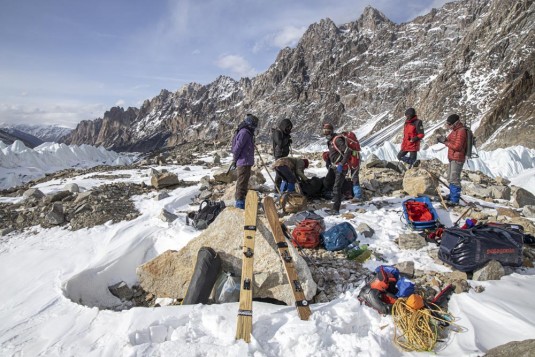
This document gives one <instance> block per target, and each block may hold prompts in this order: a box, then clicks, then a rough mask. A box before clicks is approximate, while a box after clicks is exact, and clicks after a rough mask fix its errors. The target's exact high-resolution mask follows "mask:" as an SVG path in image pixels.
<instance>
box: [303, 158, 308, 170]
mask: <svg viewBox="0 0 535 357" xmlns="http://www.w3.org/2000/svg"><path fill="white" fill-rule="evenodd" d="M303 162H304V163H305V169H306V168H307V167H308V159H303Z"/></svg>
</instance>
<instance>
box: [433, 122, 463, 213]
mask: <svg viewBox="0 0 535 357" xmlns="http://www.w3.org/2000/svg"><path fill="white" fill-rule="evenodd" d="M446 125H447V126H448V129H450V130H451V133H450V134H449V135H448V137H447V138H444V137H443V136H438V137H437V142H439V143H442V144H444V145H446V146H447V147H448V160H449V162H450V163H449V165H448V182H449V184H450V187H449V188H450V194H449V197H447V200H448V201H449V203H450V204H452V205H458V204H459V199H460V198H461V172H462V169H463V166H464V162H465V161H466V136H467V134H466V128H465V127H464V125H463V123H462V122H461V120H460V119H459V115H457V114H452V115H450V116H449V117H448V119H446Z"/></svg>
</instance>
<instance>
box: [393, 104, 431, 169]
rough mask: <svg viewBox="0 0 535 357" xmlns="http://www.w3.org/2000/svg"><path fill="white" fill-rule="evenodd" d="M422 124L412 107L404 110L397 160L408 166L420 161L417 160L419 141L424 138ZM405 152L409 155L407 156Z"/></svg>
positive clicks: (415, 165)
mask: <svg viewBox="0 0 535 357" xmlns="http://www.w3.org/2000/svg"><path fill="white" fill-rule="evenodd" d="M424 136H425V134H424V124H423V123H422V121H421V120H420V119H418V117H417V116H416V110H414V108H408V109H407V110H406V111H405V125H404V127H403V140H402V141H401V150H400V151H399V153H398V160H400V161H403V162H405V163H407V164H409V168H411V167H413V166H414V167H417V166H418V165H419V164H420V161H419V160H417V155H418V151H420V141H421V140H422V139H423V138H424ZM407 154H409V156H408V157H407Z"/></svg>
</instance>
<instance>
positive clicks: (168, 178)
mask: <svg viewBox="0 0 535 357" xmlns="http://www.w3.org/2000/svg"><path fill="white" fill-rule="evenodd" d="M150 182H151V184H152V186H153V187H156V188H157V189H161V188H164V187H169V186H175V185H178V184H179V181H178V176H177V175H176V174H174V173H171V172H164V173H161V174H157V175H153V176H152V177H151V180H150Z"/></svg>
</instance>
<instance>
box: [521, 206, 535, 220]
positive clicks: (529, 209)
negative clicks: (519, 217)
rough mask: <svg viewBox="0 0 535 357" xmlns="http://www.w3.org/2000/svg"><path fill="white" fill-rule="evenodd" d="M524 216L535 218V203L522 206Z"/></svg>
mask: <svg viewBox="0 0 535 357" xmlns="http://www.w3.org/2000/svg"><path fill="white" fill-rule="evenodd" d="M522 214H523V215H524V217H529V218H535V205H525V206H524V207H522Z"/></svg>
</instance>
